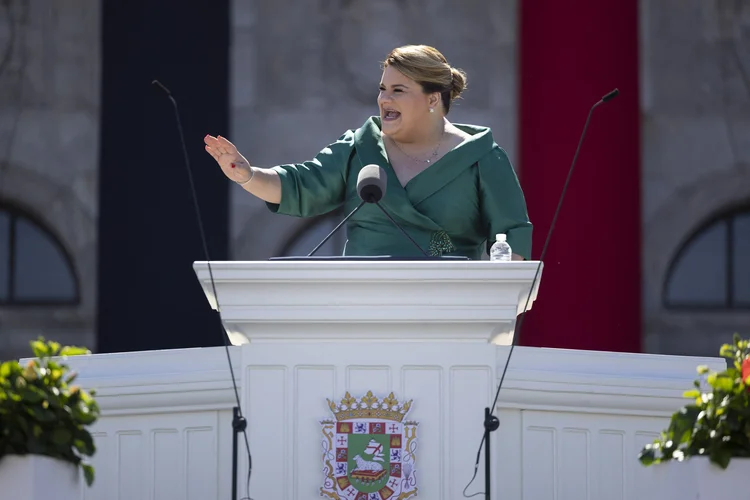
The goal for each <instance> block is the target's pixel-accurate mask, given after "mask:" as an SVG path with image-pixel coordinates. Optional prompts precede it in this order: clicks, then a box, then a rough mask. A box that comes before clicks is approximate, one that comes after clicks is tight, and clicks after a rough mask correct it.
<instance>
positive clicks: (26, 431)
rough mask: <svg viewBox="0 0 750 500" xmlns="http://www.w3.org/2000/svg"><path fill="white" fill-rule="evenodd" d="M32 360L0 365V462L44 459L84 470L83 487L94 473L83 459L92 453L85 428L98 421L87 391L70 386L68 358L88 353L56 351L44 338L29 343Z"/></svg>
mask: <svg viewBox="0 0 750 500" xmlns="http://www.w3.org/2000/svg"><path fill="white" fill-rule="evenodd" d="M31 348H32V350H33V352H34V356H35V359H32V360H30V361H29V362H28V363H27V364H26V366H21V364H20V363H19V362H18V361H7V362H5V363H3V364H2V365H0V461H2V458H3V457H4V456H6V455H28V454H32V455H45V456H48V457H52V458H56V459H60V460H64V461H66V462H70V463H73V464H75V465H76V466H79V467H81V468H82V469H83V472H84V477H85V478H86V483H87V484H88V485H89V486H91V484H92V483H93V482H94V468H93V467H92V466H91V465H90V464H89V463H88V462H87V461H86V459H85V457H87V456H88V457H90V456H93V455H94V453H95V452H96V448H95V446H94V440H93V438H92V436H91V434H90V433H89V431H88V430H87V429H86V427H87V426H90V425H91V424H93V423H94V422H96V420H97V419H98V418H99V407H98V405H97V403H96V401H95V400H94V399H93V398H92V396H94V395H95V393H94V391H89V392H86V391H85V390H83V389H82V388H80V387H79V386H77V385H72V384H73V382H74V381H75V379H76V376H77V375H76V373H75V372H72V371H71V370H70V368H69V367H68V365H66V364H65V361H66V359H67V357H68V356H78V355H82V354H91V353H90V352H89V351H88V350H87V349H85V348H80V347H61V346H60V344H58V343H57V342H47V341H45V340H44V339H43V338H40V339H39V340H35V341H33V342H31Z"/></svg>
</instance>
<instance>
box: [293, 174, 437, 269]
mask: <svg viewBox="0 0 750 500" xmlns="http://www.w3.org/2000/svg"><path fill="white" fill-rule="evenodd" d="M387 185H388V176H387V174H386V173H385V170H384V169H383V167H381V166H379V165H375V164H370V165H366V166H364V167H362V170H360V171H359V174H358V175H357V195H358V196H359V199H360V200H362V201H360V203H359V205H357V207H356V208H355V209H354V210H352V211H351V212H349V215H347V216H346V217H344V220H342V221H341V222H339V224H338V225H337V226H336V227H334V228H333V231H331V232H330V233H328V236H326V237H325V238H323V241H321V242H320V243H318V245H317V246H316V247H315V248H313V249H312V251H311V252H310V253H309V254H307V256H308V257H312V255H313V254H314V253H315V252H317V251H318V250H319V249H320V247H322V246H323V245H324V244H325V242H326V241H328V240H329V239H330V238H331V236H333V235H334V234H336V231H338V230H339V228H340V227H341V226H343V225H344V223H346V221H348V220H349V219H350V218H351V216H352V215H354V214H355V213H357V211H358V210H359V209H360V208H362V206H363V205H364V204H365V203H374V204H375V205H377V207H378V208H379V209H380V210H381V211H382V212H383V213H384V214H385V216H386V217H388V219H390V221H391V222H393V224H394V225H395V226H396V227H397V228H398V229H400V230H401V232H402V233H404V235H406V237H407V238H409V240H410V241H411V242H412V243H413V244H414V245H415V246H416V247H417V248H418V249H419V250H420V251H421V252H422V253H423V254H424V255H425V256H427V257H429V255H428V254H427V252H425V251H424V250H423V249H422V247H420V246H419V244H417V242H416V241H414V239H412V237H411V236H409V233H407V232H406V231H404V228H402V227H401V226H400V225H399V224H398V223H397V222H396V221H395V220H394V219H393V217H391V216H390V214H389V213H388V212H387V211H386V210H385V208H383V206H382V205H381V204H380V200H382V199H383V197H384V196H385V191H386V187H387Z"/></svg>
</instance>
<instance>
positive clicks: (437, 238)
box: [428, 231, 456, 257]
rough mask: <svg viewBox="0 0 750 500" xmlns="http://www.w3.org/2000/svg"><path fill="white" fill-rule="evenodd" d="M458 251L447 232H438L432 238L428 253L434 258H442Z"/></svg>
mask: <svg viewBox="0 0 750 500" xmlns="http://www.w3.org/2000/svg"><path fill="white" fill-rule="evenodd" d="M454 250H456V247H455V246H454V245H453V242H452V241H451V237H450V236H448V233H446V232H445V231H436V232H434V233H432V238H430V246H429V249H428V253H429V254H430V255H431V256H433V257H439V256H442V255H443V254H444V253H450V252H453V251H454Z"/></svg>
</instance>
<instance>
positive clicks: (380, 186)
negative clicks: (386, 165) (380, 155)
mask: <svg viewBox="0 0 750 500" xmlns="http://www.w3.org/2000/svg"><path fill="white" fill-rule="evenodd" d="M387 183H388V178H387V177H386V175H385V170H383V167H380V166H378V165H373V164H370V165H366V166H364V167H362V170H360V171H359V175H358V176H357V194H358V195H359V197H360V198H361V199H362V201H364V202H366V203H377V202H379V201H380V200H381V199H382V198H383V196H385V187H386V184H387Z"/></svg>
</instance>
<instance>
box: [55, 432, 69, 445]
mask: <svg viewBox="0 0 750 500" xmlns="http://www.w3.org/2000/svg"><path fill="white" fill-rule="evenodd" d="M72 439H73V434H72V433H71V432H70V431H69V430H68V429H61V428H57V429H55V430H54V431H52V442H53V443H55V444H57V445H65V444H69V443H70V441H71V440H72Z"/></svg>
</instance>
